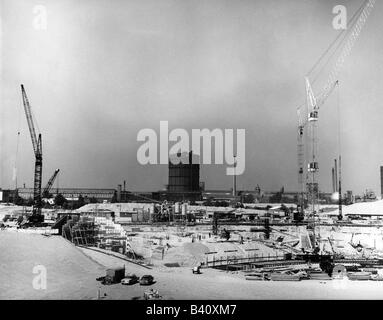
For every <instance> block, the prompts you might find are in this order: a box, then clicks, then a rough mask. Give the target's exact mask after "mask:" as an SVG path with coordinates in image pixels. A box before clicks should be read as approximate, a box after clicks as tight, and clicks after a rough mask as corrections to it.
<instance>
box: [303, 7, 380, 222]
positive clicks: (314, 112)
mask: <svg viewBox="0 0 383 320" xmlns="http://www.w3.org/2000/svg"><path fill="white" fill-rule="evenodd" d="M375 2H376V0H366V1H364V3H363V5H362V6H361V8H360V9H359V10H358V11H357V12H356V13H355V15H354V17H356V15H357V13H358V12H360V14H359V16H358V18H357V19H355V20H354V22H352V28H351V29H350V30H349V31H347V32H348V36H347V37H345V38H344V39H343V40H342V42H343V41H345V42H344V45H343V46H342V49H341V52H340V54H339V56H338V58H337V60H336V62H335V64H334V66H333V68H332V70H331V72H330V73H329V76H328V78H327V81H326V82H325V86H324V88H323V90H322V91H321V93H319V94H318V95H315V94H314V91H313V89H312V87H311V83H310V79H309V77H308V76H306V78H305V85H306V103H305V104H304V105H302V106H300V107H299V108H298V109H297V113H298V138H297V140H298V141H297V142H298V143H297V153H298V157H297V158H298V183H299V185H300V189H301V190H300V192H301V197H300V201H299V202H300V208H301V214H302V215H303V214H304V199H305V194H306V191H308V193H309V194H310V198H311V205H312V213H313V214H315V211H316V204H317V200H318V199H317V198H318V196H319V193H318V190H316V187H315V186H316V185H317V179H316V173H317V172H318V170H319V165H318V161H317V153H318V150H317V144H318V138H317V123H318V112H319V108H320V107H321V106H322V105H323V104H324V103H325V101H326V100H327V98H328V97H329V96H330V95H331V93H332V91H333V90H334V88H335V87H336V86H337V85H338V80H337V78H338V76H339V73H340V71H341V68H342V66H343V64H344V62H345V59H346V57H347V56H349V55H350V53H351V49H352V47H353V46H354V44H355V42H356V40H357V38H358V36H359V34H360V32H361V31H362V29H363V26H364V25H365V23H366V21H367V18H368V16H369V15H370V13H371V11H372V9H373V6H374V4H375ZM351 20H353V18H352V19H351ZM351 20H350V21H351ZM334 44H335V42H334V43H332V44H331V46H332V45H334ZM331 46H330V48H331ZM330 48H329V49H330ZM336 50H337V49H336ZM327 52H328V50H326V52H325V54H326V53H327ZM334 53H335V51H334ZM323 57H324V55H322V57H321V58H320V59H319V60H318V62H317V63H316V64H315V65H314V67H313V69H314V68H315V67H316V66H317V65H318V63H319V62H320V61H321V59H322V58H323ZM313 69H312V70H313ZM310 72H311V71H310ZM304 107H306V108H304ZM305 139H308V140H309V142H310V146H307V147H306V146H305ZM309 149H310V160H308V161H307V160H306V159H305V155H306V152H307V151H309ZM306 162H307V171H306V174H305V167H306ZM309 174H310V175H311V181H310V182H311V183H310V188H309V190H306V187H307V182H308V177H309ZM339 219H341V214H340V217H339Z"/></svg>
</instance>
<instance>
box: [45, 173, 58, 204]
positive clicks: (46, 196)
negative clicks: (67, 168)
mask: <svg viewBox="0 0 383 320" xmlns="http://www.w3.org/2000/svg"><path fill="white" fill-rule="evenodd" d="M59 172H60V169H56V170H55V172H54V173H53V175H52V177H50V179H49V180H48V183H47V185H46V186H45V188H44V191H43V197H45V198H48V197H49V191H50V190H51V188H52V185H53V183H54V182H55V179H56V177H57V175H58V173H59Z"/></svg>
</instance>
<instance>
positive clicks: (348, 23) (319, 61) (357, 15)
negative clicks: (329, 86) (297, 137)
mask: <svg viewBox="0 0 383 320" xmlns="http://www.w3.org/2000/svg"><path fill="white" fill-rule="evenodd" d="M368 1H369V0H365V1H364V2H363V4H362V5H361V6H360V7H359V9H358V10H357V11H356V12H355V13H354V14H353V16H352V17H351V19H350V20H349V21H348V22H347V25H348V26H351V27H350V28H348V31H346V30H342V32H340V33H339V34H338V36H337V37H336V38H335V39H334V40H333V41H332V43H331V44H330V45H329V46H328V47H327V49H326V50H325V51H324V52H323V54H322V55H321V56H320V57H319V59H318V60H317V61H316V62H315V64H314V65H313V66H312V68H311V69H310V70H309V71H308V73H307V77H309V76H311V75H313V72H314V70H315V69H316V68H317V67H318V66H319V65H320V63H321V62H322V60H323V59H324V58H325V56H326V55H327V54H328V53H329V52H330V50H331V48H332V47H333V46H334V45H335V44H336V43H337V42H338V41H339V39H340V38H341V36H342V35H343V39H341V41H339V43H338V44H337V46H336V48H335V50H334V51H333V52H332V53H331V54H330V56H329V57H328V58H327V60H326V62H325V63H324V64H323V66H322V67H321V68H320V70H319V71H318V72H316V76H315V77H314V79H313V81H311V83H312V84H314V83H315V82H316V81H317V80H318V77H319V75H320V74H321V72H322V71H323V69H324V68H325V67H326V66H327V65H328V64H329V62H330V60H331V59H332V58H333V57H334V55H335V54H336V52H338V50H339V49H340V47H341V45H342V44H344V41H345V39H346V38H347V36H348V35H349V34H350V32H351V30H353V28H354V26H355V24H356V23H357V21H358V19H356V18H357V17H359V15H360V14H361V12H362V11H363V10H364V7H365V5H366V4H367V2H368ZM297 104H298V103H297ZM305 105H306V102H302V103H300V104H299V106H298V108H297V111H298V112H299V110H301V109H302V108H303V107H304V106H305Z"/></svg>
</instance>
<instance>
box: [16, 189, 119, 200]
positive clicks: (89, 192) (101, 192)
mask: <svg viewBox="0 0 383 320" xmlns="http://www.w3.org/2000/svg"><path fill="white" fill-rule="evenodd" d="M59 193H60V194H62V195H63V197H64V198H65V199H67V200H78V198H79V197H80V195H81V196H82V197H83V198H84V200H85V202H87V200H90V199H96V200H97V201H98V202H103V201H107V202H110V201H111V200H112V198H113V195H114V194H115V190H114V189H90V188H60V189H56V188H52V189H51V190H50V194H52V195H56V194H59ZM18 195H19V197H21V198H23V199H24V200H28V199H33V188H19V189H18Z"/></svg>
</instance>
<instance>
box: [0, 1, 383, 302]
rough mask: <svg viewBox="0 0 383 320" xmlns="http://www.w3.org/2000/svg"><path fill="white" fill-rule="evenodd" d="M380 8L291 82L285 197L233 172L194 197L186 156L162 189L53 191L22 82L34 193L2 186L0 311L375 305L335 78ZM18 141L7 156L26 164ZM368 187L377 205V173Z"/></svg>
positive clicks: (371, 227) (362, 9)
mask: <svg viewBox="0 0 383 320" xmlns="http://www.w3.org/2000/svg"><path fill="white" fill-rule="evenodd" d="M381 10H382V7H381V6H380V3H376V0H366V1H363V3H362V4H361V5H359V7H358V8H357V9H356V10H355V11H354V12H353V13H352V14H351V12H349V16H348V20H347V25H348V27H347V28H346V29H344V30H341V31H339V32H338V34H337V36H336V37H335V39H334V40H333V41H332V42H331V43H329V44H328V47H326V48H323V51H322V52H320V53H319V54H318V53H317V55H316V56H319V59H318V60H316V61H311V66H312V68H311V69H310V71H309V72H307V73H306V74H305V76H304V77H301V78H302V84H303V85H304V87H303V85H302V91H303V89H304V92H305V96H304V103H302V104H301V105H299V106H298V107H294V108H295V109H294V108H290V109H291V110H292V111H291V110H290V111H291V112H296V113H297V115H298V119H297V125H296V127H295V128H294V130H295V131H296V135H297V138H296V139H297V144H296V145H293V146H289V148H292V149H294V150H295V149H296V150H297V152H296V158H297V159H296V161H297V166H296V167H297V168H296V172H295V173H294V176H295V177H296V180H297V183H298V190H296V191H285V190H284V187H282V188H281V189H280V190H279V191H274V192H273V191H265V190H261V188H260V187H259V185H257V187H256V188H252V189H250V188H247V187H246V186H245V187H244V186H243V185H241V186H240V185H239V183H238V180H239V179H241V176H237V175H235V174H234V175H233V177H231V179H232V181H231V185H230V187H229V188H226V189H225V190H222V189H221V190H216V189H212V190H209V189H206V187H205V183H206V184H208V183H209V178H208V177H206V176H204V175H203V169H204V168H203V166H205V165H203V164H201V162H200V161H199V160H198V159H197V162H196V161H194V160H192V159H193V157H195V156H197V157H198V154H195V152H194V150H191V149H190V150H186V152H185V150H184V149H182V150H181V149H180V150H179V152H178V153H176V154H175V155H176V156H177V157H178V159H180V161H179V162H178V163H174V162H173V161H172V160H171V157H172V156H174V155H171V154H169V155H168V166H167V178H168V181H167V182H168V183H167V185H166V188H165V189H160V190H158V191H134V190H132V189H131V187H129V180H128V187H127V184H126V181H125V178H123V175H121V176H120V177H122V178H119V179H120V180H122V181H123V183H121V181H120V180H118V181H116V180H115V181H114V183H115V185H117V188H115V189H114V188H111V187H110V186H106V188H104V186H103V185H98V187H97V188H93V189H92V188H73V187H71V188H64V187H60V186H59V183H58V180H59V177H60V175H61V176H65V175H66V172H65V170H63V169H62V168H58V169H55V170H54V171H53V172H47V170H43V168H44V166H45V161H46V160H45V159H46V158H47V159H52V157H51V156H50V155H48V156H47V157H45V155H46V154H49V153H52V150H49V149H48V148H45V146H44V144H43V141H44V139H45V136H44V134H46V135H47V136H49V132H47V131H44V134H42V133H40V131H39V126H38V125H37V121H36V119H37V120H38V119H39V117H41V115H40V114H38V113H37V112H36V109H33V108H32V107H31V106H32V104H34V101H35V100H37V101H40V103H41V101H43V98H40V99H38V98H37V97H38V96H39V95H43V94H44V91H43V90H41V92H38V91H36V88H38V86H36V85H33V86H31V87H32V88H33V90H29V87H28V86H27V85H25V86H24V84H21V85H20V87H19V88H20V89H18V90H20V91H19V98H20V103H19V107H20V109H22V110H23V115H22V116H23V119H22V122H21V124H20V127H21V128H24V129H26V128H28V134H29V136H28V138H29V140H30V141H31V145H32V148H33V155H34V159H33V160H34V163H33V165H34V172H28V175H29V176H30V177H33V187H30V188H27V187H26V186H25V184H24V186H23V187H20V186H18V182H17V177H16V182H15V187H14V188H13V187H7V188H3V189H0V227H1V229H0V260H1V262H2V263H1V264H0V274H1V276H0V283H1V285H0V287H1V289H2V290H0V299H129V300H145V299H146V300H159V299H164V300H168V299H171V300H173V299H181V300H185V299H191V300H193V299H207V300H208V299H282V300H283V299H383V290H382V289H383V199H381V197H380V196H378V197H377V196H376V195H375V194H374V192H373V191H371V190H370V189H366V191H365V193H364V194H362V195H359V196H358V195H356V194H354V193H353V192H352V191H351V190H350V189H351V188H348V187H347V189H345V187H344V183H343V184H342V182H343V181H344V179H345V177H344V171H342V165H343V163H342V161H344V158H342V148H341V147H340V146H341V139H344V140H346V139H345V137H343V136H342V138H341V129H340V122H341V120H340V115H339V114H340V113H339V109H340V104H341V98H340V97H341V95H342V91H341V90H340V88H341V87H342V85H343V83H342V82H340V81H339V78H340V75H341V73H342V71H343V67H344V65H345V63H346V62H347V61H349V60H351V62H349V63H355V64H356V63H357V61H353V55H352V49H353V48H354V45H355V46H356V43H357V40H358V38H359V37H363V36H364V33H363V32H362V31H363V29H364V27H365V25H366V24H367V21H368V19H369V17H370V15H371V16H374V15H376V14H377V13H378V11H379V12H381ZM375 19H376V17H375ZM376 41H378V39H376ZM313 62H314V63H313ZM342 79H343V78H342ZM343 81H347V79H346V80H343ZM19 82H23V81H22V80H21V79H20V81H19ZM321 82H322V86H321V85H320V83H321ZM359 86H360V87H359V90H362V89H360V88H363V80H360V79H359ZM15 90H16V89H15ZM27 92H28V95H27ZM330 97H332V99H333V101H332V103H331V104H332V105H330V106H328V105H327V104H328V101H329V99H330ZM322 108H323V109H325V108H333V109H334V110H335V111H334V113H333V114H337V116H336V117H338V120H337V121H339V123H336V126H338V127H337V128H335V129H334V131H335V132H337V134H336V135H337V136H336V138H333V139H332V140H334V141H336V143H335V145H336V147H335V148H334V147H332V150H331V152H327V154H330V156H328V157H327V158H326V159H323V158H324V157H323V156H322V155H321V152H322V153H323V150H324V149H325V148H326V145H324V144H321V143H320V141H321V132H320V129H319V123H322V122H321V121H327V120H326V119H323V118H320V116H319V114H320V112H319V111H322ZM293 109H294V110H293ZM360 116H362V115H360ZM334 117H335V116H334ZM322 119H323V120H322ZM25 120H26V122H25ZM335 122H336V121H335ZM21 130H22V129H20V128H18V132H17V140H16V144H17V147H16V149H17V152H20V157H23V158H27V154H26V153H25V151H24V150H23V149H22V148H19V139H20V131H21ZM62 134H63V135H65V133H62ZM247 139H248V140H247V142H246V143H247V145H248V148H250V147H251V146H249V145H250V144H251V143H252V137H250V136H248V137H247ZM28 143H29V144H30V142H28ZM43 146H44V147H43ZM29 147H30V146H29ZM347 147H349V145H347ZM350 148H352V147H350ZM19 149H20V150H19ZM43 151H44V152H43ZM181 151H182V153H181ZM43 154H44V157H43ZM89 154H91V152H90V151H89ZM17 157H18V155H16V161H15V162H17ZM73 157H74V155H73ZM319 159H320V160H321V161H326V162H327V164H326V166H327V167H328V166H330V167H331V168H330V169H331V183H327V182H326V183H327V184H326V183H324V181H325V180H326V179H327V177H328V174H326V175H324V174H323V171H321V170H320V162H319V161H320V160H319ZM294 160H295V159H294ZM28 161H29V162H31V161H32V159H28ZM92 161H93V159H90V158H88V159H87V160H86V162H89V165H90V166H91V162H92ZM94 161H95V162H96V161H98V159H97V160H96V159H94ZM108 161H109V160H108ZM235 161H236V156H234V169H235V168H236V162H235ZM283 161H285V159H284V160H283ZM288 161H290V159H288ZM346 161H347V160H346ZM378 161H380V162H382V163H383V160H382V159H378ZM281 163H282V160H281ZM43 164H44V166H43ZM49 166H51V164H49ZM49 168H50V167H49ZM106 170H108V169H106ZM259 170H261V168H259ZM327 171H328V170H327ZM375 171H376V173H378V172H379V170H378V168H376V170H375ZM43 173H44V174H43ZM327 173H328V172H327ZM244 175H246V173H245V174H244ZM43 176H44V177H49V179H45V178H44V179H43ZM201 177H203V179H204V181H201ZM324 177H325V178H324ZM20 179H21V178H19V180H20ZM61 179H63V178H61ZM79 179H82V178H79ZM145 179H149V180H150V179H151V177H150V176H149V177H146V178H145ZM45 180H46V181H47V182H46V184H44V183H43V181H45ZM153 180H154V179H153ZM327 180H328V179H327ZM55 183H56V187H54V186H55ZM323 183H324V184H325V185H326V186H327V185H331V190H329V188H327V187H323ZM380 183H381V190H382V194H383V167H380ZM226 187H227V186H226ZM345 190H346V191H345ZM16 253H17V254H16ZM36 265H38V266H44V268H46V270H47V271H46V272H47V280H46V283H47V287H46V288H45V289H44V290H36V288H34V287H33V286H32V285H31V284H32V283H33V277H34V273H32V270H34V267H35V266H36Z"/></svg>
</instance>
